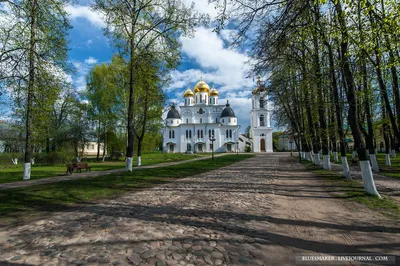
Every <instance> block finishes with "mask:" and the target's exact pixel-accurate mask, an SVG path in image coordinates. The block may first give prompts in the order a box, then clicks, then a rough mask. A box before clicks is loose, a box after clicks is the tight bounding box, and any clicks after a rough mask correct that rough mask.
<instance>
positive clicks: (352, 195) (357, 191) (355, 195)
mask: <svg viewBox="0 0 400 266" xmlns="http://www.w3.org/2000/svg"><path fill="white" fill-rule="evenodd" d="M350 159H351V155H350ZM302 164H303V165H305V166H306V167H307V169H308V170H310V171H311V172H313V173H315V174H316V175H317V176H319V177H322V178H323V180H324V182H326V183H328V184H330V185H336V186H337V187H338V192H337V194H338V196H343V195H344V196H346V199H348V200H351V201H356V202H359V203H361V204H363V205H365V206H367V207H368V208H370V209H372V210H376V211H379V212H381V213H382V214H384V215H386V216H388V217H391V218H394V219H400V206H399V205H398V204H397V203H396V201H394V200H393V199H391V198H390V197H386V196H383V197H382V198H381V199H380V198H378V197H376V196H372V195H369V194H367V193H365V191H364V187H363V184H362V182H361V181H358V180H346V179H345V178H344V177H343V176H342V175H340V174H338V173H336V172H333V171H328V170H322V169H321V167H319V166H316V165H313V163H311V162H308V161H302ZM344 188H346V189H344Z"/></svg>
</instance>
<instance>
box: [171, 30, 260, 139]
mask: <svg viewBox="0 0 400 266" xmlns="http://www.w3.org/2000/svg"><path fill="white" fill-rule="evenodd" d="M233 33H234V31H233V30H224V31H222V32H221V35H217V34H216V33H214V32H212V29H207V28H203V27H200V28H197V30H196V33H195V35H194V38H188V37H181V38H180V42H181V43H182V53H183V54H184V55H185V56H187V57H189V59H190V60H189V63H195V64H196V65H198V66H199V68H197V69H187V70H184V71H178V70H175V71H172V72H171V84H170V86H169V87H168V88H167V89H166V91H167V92H168V93H169V94H170V95H171V98H176V99H182V98H183V92H184V91H185V90H186V87H187V86H188V85H190V86H191V88H192V89H193V86H194V85H195V84H196V83H197V82H198V81H199V79H200V77H203V79H204V80H205V81H206V82H207V83H208V84H209V85H210V86H211V84H212V83H215V84H216V88H217V89H218V91H219V92H220V99H221V100H220V103H225V102H226V99H229V102H230V103H231V106H232V108H233V109H234V111H235V113H236V115H237V117H238V122H239V124H240V125H241V126H242V128H241V131H242V132H244V130H245V128H246V127H247V126H248V125H249V123H250V119H249V113H250V109H251V99H250V97H251V91H252V90H253V89H254V88H255V87H256V80H255V79H253V78H247V74H248V73H249V72H250V70H251V67H250V66H249V65H248V64H246V63H247V62H248V61H249V60H250V57H249V56H248V55H247V54H246V53H245V52H241V51H238V50H236V49H232V48H229V47H226V45H225V43H224V41H228V42H229V41H230V40H231V38H232V34H233ZM255 75H256V74H255Z"/></svg>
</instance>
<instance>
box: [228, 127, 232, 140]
mask: <svg viewBox="0 0 400 266" xmlns="http://www.w3.org/2000/svg"><path fill="white" fill-rule="evenodd" d="M229 137H230V138H232V129H229Z"/></svg>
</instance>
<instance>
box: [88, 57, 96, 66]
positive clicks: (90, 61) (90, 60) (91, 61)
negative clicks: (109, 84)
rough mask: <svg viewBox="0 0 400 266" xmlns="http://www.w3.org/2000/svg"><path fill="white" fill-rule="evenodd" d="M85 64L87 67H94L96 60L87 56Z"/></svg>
mask: <svg viewBox="0 0 400 266" xmlns="http://www.w3.org/2000/svg"><path fill="white" fill-rule="evenodd" d="M85 63H86V64H88V65H94V64H96V63H97V59H96V58H94V57H91V56H89V57H88V58H87V59H86V60H85Z"/></svg>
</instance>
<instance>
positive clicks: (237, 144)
mask: <svg viewBox="0 0 400 266" xmlns="http://www.w3.org/2000/svg"><path fill="white" fill-rule="evenodd" d="M236 154H237V155H239V141H238V142H236Z"/></svg>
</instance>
